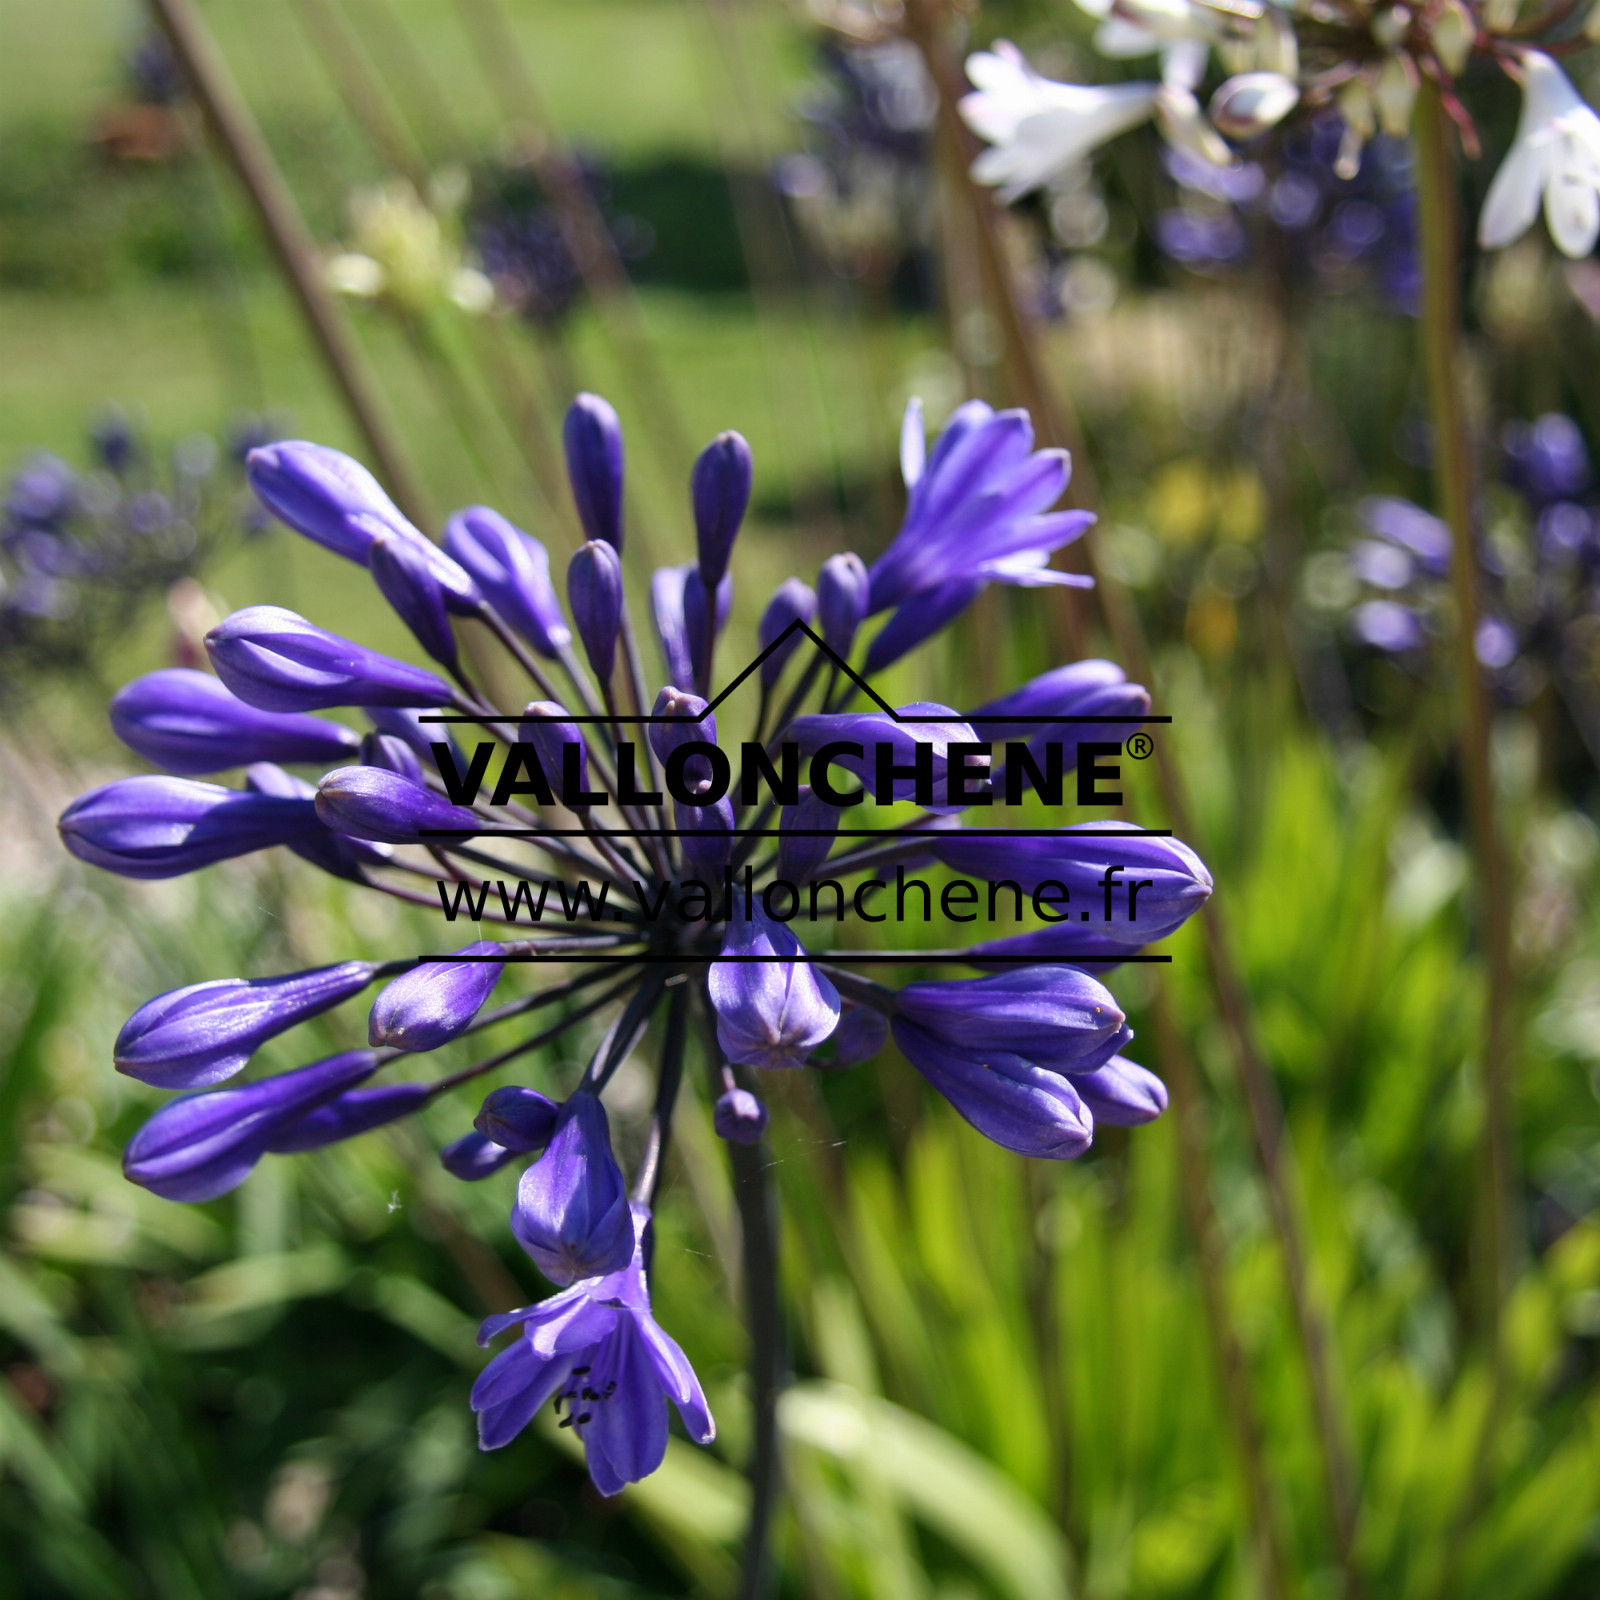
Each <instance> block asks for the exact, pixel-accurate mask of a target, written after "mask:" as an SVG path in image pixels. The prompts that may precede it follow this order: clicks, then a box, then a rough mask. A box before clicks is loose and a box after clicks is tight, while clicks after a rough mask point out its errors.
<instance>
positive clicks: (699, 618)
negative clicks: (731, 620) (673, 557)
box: [683, 567, 733, 688]
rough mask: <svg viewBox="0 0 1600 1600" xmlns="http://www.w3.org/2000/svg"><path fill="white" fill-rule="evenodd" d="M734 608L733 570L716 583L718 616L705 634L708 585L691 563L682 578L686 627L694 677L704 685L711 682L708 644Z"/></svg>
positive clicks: (720, 632) (714, 639)
mask: <svg viewBox="0 0 1600 1600" xmlns="http://www.w3.org/2000/svg"><path fill="white" fill-rule="evenodd" d="M732 609H733V574H732V573H731V572H730V573H727V574H725V575H724V577H723V579H722V582H721V583H719V584H718V585H717V620H716V624H715V626H714V627H713V628H712V630H711V636H710V638H709V639H708V638H707V637H706V588H705V585H704V584H703V583H702V582H701V581H700V574H699V573H698V572H696V571H695V570H694V569H693V568H692V567H691V568H690V570H689V572H688V573H687V574H686V575H685V577H684V580H683V627H684V632H685V633H686V634H687V635H688V637H689V660H690V662H691V663H692V664H693V667H694V681H695V683H696V684H698V685H699V686H700V687H702V688H704V687H705V686H706V685H707V684H709V683H710V682H711V659H710V655H709V654H708V646H714V645H715V644H716V641H717V640H718V639H720V638H721V637H722V630H723V629H724V628H725V627H726V626H727V625H728V613H729V612H730V611H732Z"/></svg>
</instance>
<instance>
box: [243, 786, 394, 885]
mask: <svg viewBox="0 0 1600 1600" xmlns="http://www.w3.org/2000/svg"><path fill="white" fill-rule="evenodd" d="M244 786H245V788H246V789H248V790H250V792H251V793H252V794H270V795H277V796H278V797H279V798H280V799H288V800H309V801H311V802H312V803H313V804H315V802H316V798H317V791H316V790H315V789H314V788H313V787H312V786H311V785H310V784H309V783H307V782H306V781H305V779H304V778H297V777H295V776H294V775H293V774H292V773H288V772H285V771H284V770H283V768H282V767H275V766H273V765H272V763H271V762H270V761H258V762H256V763H255V764H254V765H253V766H249V767H246V768H245V774H244ZM319 820H320V819H319ZM289 849H290V850H291V851H292V852H293V853H294V854H295V855H297V856H299V857H300V858H301V860H302V861H309V862H310V863H311V864H312V866H314V867H320V868H321V869H322V870H323V871H324V872H327V873H331V874H332V875H333V876H334V877H335V878H344V879H346V880H348V881H349V882H351V883H365V882H366V881H367V879H366V868H368V867H384V866H388V865H389V864H390V861H391V859H392V858H393V856H394V851H393V850H392V849H391V848H390V847H389V846H388V845H386V844H376V843H374V842H373V841H372V840H370V839H354V838H351V837H350V835H348V834H344V833H335V832H333V831H332V830H331V829H329V827H328V826H327V824H326V823H324V824H323V826H322V827H321V828H320V829H319V830H318V831H317V832H316V833H313V834H311V835H309V836H308V837H307V838H304V839H299V840H291V841H290V843H289Z"/></svg>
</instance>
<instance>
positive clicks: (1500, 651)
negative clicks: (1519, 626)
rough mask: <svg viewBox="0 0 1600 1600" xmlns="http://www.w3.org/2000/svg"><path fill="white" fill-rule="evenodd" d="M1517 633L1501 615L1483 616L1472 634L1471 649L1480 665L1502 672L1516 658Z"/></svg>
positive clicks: (1492, 670)
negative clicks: (1475, 631) (1476, 629)
mask: <svg viewBox="0 0 1600 1600" xmlns="http://www.w3.org/2000/svg"><path fill="white" fill-rule="evenodd" d="M1517 648H1518V646H1517V633H1516V629H1515V628H1513V627H1512V626H1511V624H1510V623H1509V622H1507V621H1506V620H1505V619H1504V618H1503V617H1484V618H1482V619H1481V620H1480V621H1479V623H1478V631H1477V633H1476V634H1475V635H1474V636H1473V642H1472V650H1473V654H1474V655H1476V656H1477V658H1478V662H1479V664H1480V665H1481V666H1484V667H1487V668H1488V669H1489V671H1490V672H1504V671H1505V669H1506V668H1507V667H1509V666H1510V665H1511V663H1512V662H1513V661H1515V660H1516V659H1517Z"/></svg>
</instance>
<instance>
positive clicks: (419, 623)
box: [367, 534, 459, 667]
mask: <svg viewBox="0 0 1600 1600" xmlns="http://www.w3.org/2000/svg"><path fill="white" fill-rule="evenodd" d="M367 565H368V570H369V571H370V572H371V573H372V581H373V582H374V583H376V584H377V586H378V590H379V592H380V593H381V594H382V595H383V598H384V599H385V600H387V601H388V602H389V604H390V605H391V606H393V607H394V609H395V614H396V615H397V616H398V617H399V618H400V620H401V621H402V622H403V623H405V625H406V626H407V627H408V628H409V629H410V630H411V631H412V633H413V634H414V635H415V636H416V640H417V643H418V644H420V645H421V646H422V648H423V649H424V650H426V651H427V652H428V654H429V655H430V656H432V657H433V659H434V660H435V661H441V662H443V663H444V665H445V666H447V667H451V666H454V665H455V662H456V657H457V655H458V654H459V651H458V650H457V647H456V635H455V630H454V629H453V628H452V627H451V626H450V613H449V612H448V611H447V610H446V609H445V603H444V590H443V589H441V588H440V587H439V579H438V577H437V576H436V575H435V573H434V571H433V568H432V567H431V566H430V565H429V564H428V561H427V558H426V557H425V556H423V554H422V552H421V551H419V550H418V549H417V547H416V546H415V545H414V544H411V543H410V542H409V541H407V540H404V539H397V538H395V537H394V536H393V535H392V534H384V535H382V536H381V537H379V538H377V539H374V540H373V542H372V549H371V551H370V552H369V554H368V561H367Z"/></svg>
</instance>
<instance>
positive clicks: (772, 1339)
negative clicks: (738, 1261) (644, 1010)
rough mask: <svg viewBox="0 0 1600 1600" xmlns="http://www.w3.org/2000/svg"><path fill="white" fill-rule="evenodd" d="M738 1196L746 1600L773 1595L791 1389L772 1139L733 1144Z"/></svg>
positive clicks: (742, 1579) (742, 1587) (740, 1593)
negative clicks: (783, 1433) (745, 1385)
mask: <svg viewBox="0 0 1600 1600" xmlns="http://www.w3.org/2000/svg"><path fill="white" fill-rule="evenodd" d="M728 1160H729V1163H730V1165H731V1166H732V1168H733V1197H734V1201H735V1203H736V1204H737V1206H738V1208H739V1231H740V1234H741V1236H742V1238H743V1267H744V1270H743V1277H744V1297H745V1324H746V1326H747V1328H748V1329H749V1333H750V1404H751V1413H752V1415H751V1425H752V1436H751V1443H750V1466H749V1469H748V1475H749V1479H750V1520H749V1523H748V1524H747V1526H746V1529H745V1544H744V1553H743V1556H742V1557H741V1560H740V1572H739V1587H738V1589H737V1590H736V1591H735V1593H736V1595H737V1597H738V1600H762V1597H763V1596H767V1595H770V1594H771V1593H772V1592H773V1567H772V1513H773V1510H774V1508H775V1506H776V1504H777V1498H778V1482H779V1461H778V1394H779V1391H780V1390H781V1388H782V1385H783V1359H784V1358H783V1325H782V1316H781V1312H780V1308H779V1304H778V1196H777V1191H776V1189H775V1188H774V1187H773V1183H772V1178H771V1167H772V1160H771V1157H770V1155H769V1154H768V1152H767V1143H766V1140H764V1139H763V1140H762V1141H761V1142H760V1143H759V1144H753V1145H749V1144H734V1143H732V1142H731V1141H730V1142H729V1144H728Z"/></svg>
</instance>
